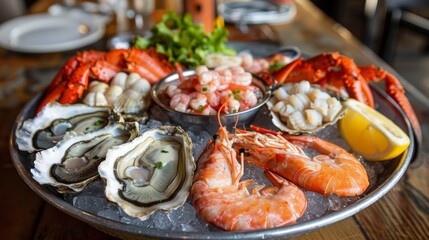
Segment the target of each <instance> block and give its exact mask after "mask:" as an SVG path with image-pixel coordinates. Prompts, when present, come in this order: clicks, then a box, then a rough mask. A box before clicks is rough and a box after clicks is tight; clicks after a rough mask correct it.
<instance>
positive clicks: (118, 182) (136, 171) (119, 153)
mask: <svg viewBox="0 0 429 240" xmlns="http://www.w3.org/2000/svg"><path fill="white" fill-rule="evenodd" d="M194 170H195V163H194V158H193V156H192V142H191V139H190V138H189V136H188V135H187V133H186V132H185V131H184V130H183V129H182V128H180V127H172V126H163V127H160V128H157V129H152V130H149V131H146V132H145V133H143V135H142V136H140V137H138V138H136V139H134V140H133V141H132V142H129V143H126V144H123V145H121V146H117V147H114V148H112V149H111V150H109V152H108V153H107V157H106V160H105V161H103V162H102V163H101V164H100V166H99V167H98V171H99V174H100V176H101V177H102V178H103V179H105V181H106V190H105V193H106V197H107V198H108V199H109V200H110V201H112V202H116V203H117V204H118V205H119V206H120V207H121V208H122V209H123V210H124V211H125V212H126V213H127V214H128V215H130V216H133V217H138V218H140V219H142V220H143V219H146V218H148V217H149V216H150V215H151V214H152V213H154V212H155V211H156V210H158V209H162V210H170V209H175V208H177V207H180V206H181V205H183V203H184V202H185V201H186V199H187V197H188V195H189V190H190V187H191V184H192V179H193V175H194Z"/></svg>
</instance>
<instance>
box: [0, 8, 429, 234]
mask: <svg viewBox="0 0 429 240" xmlns="http://www.w3.org/2000/svg"><path fill="white" fill-rule="evenodd" d="M295 2H296V6H297V16H296V17H295V19H294V20H293V22H291V23H289V24H283V25H275V26H270V27H268V28H266V30H267V29H268V31H269V35H270V36H269V37H270V38H275V39H277V40H279V41H280V43H281V44H282V45H285V46H286V45H293V46H297V47H299V48H301V50H302V51H303V52H305V53H307V54H308V55H316V54H318V53H320V52H324V51H340V52H341V53H342V54H345V55H348V56H350V57H353V58H354V59H355V60H356V62H357V63H358V64H369V63H373V64H376V65H380V66H383V67H385V68H387V69H388V70H390V71H393V70H392V69H391V68H390V67H389V66H387V65H386V64H385V63H384V62H382V61H381V60H380V59H379V58H378V57H377V56H376V55H375V54H374V53H373V52H371V51H370V50H369V49H368V48H366V47H364V46H363V45H362V44H361V43H359V42H358V41H357V40H356V39H355V38H354V37H353V36H352V35H351V34H350V32H348V31H347V30H346V29H344V28H343V27H341V26H340V25H339V24H337V23H335V22H333V21H331V20H330V19H328V18H327V17H326V16H325V15H323V14H322V12H321V11H319V10H318V9H317V8H315V6H314V5H312V4H311V3H310V2H309V1H306V0H296V1H295ZM258 28H259V27H258ZM262 33H266V31H262ZM234 34H236V32H232V33H231V37H233V38H234V39H255V38H259V37H260V36H238V35H234ZM273 34H274V35H273ZM262 35H263V34H262ZM103 47H104V41H100V42H98V43H96V44H93V45H91V46H89V47H88V48H96V49H102V48H103ZM72 54H73V52H65V53H54V54H19V53H13V52H9V51H6V50H3V49H0V56H1V58H0V89H1V93H0V116H1V117H0V126H1V131H0V155H1V156H2V157H1V160H0V180H1V181H0V189H1V191H2V194H1V196H2V197H1V198H0V205H1V206H2V211H3V216H2V217H1V218H0V236H1V238H2V239H30V238H34V239H113V237H111V236H109V235H106V234H105V233H102V232H100V231H98V230H96V229H94V228H92V227H90V226H88V225H86V224H85V223H83V222H81V221H79V220H76V219H74V218H72V217H70V216H68V215H67V214H65V213H63V212H61V211H60V210H58V209H56V208H54V207H53V206H51V205H49V204H47V203H45V202H44V201H43V200H42V199H41V198H40V197H38V196H37V195H36V194H35V193H33V191H32V190H31V189H30V188H29V187H28V186H27V185H26V184H25V183H24V182H23V181H22V180H21V179H20V177H19V176H18V174H17V173H16V171H15V169H14V166H13V165H12V162H11V158H10V155H9V134H10V129H11V127H12V125H13V124H14V121H15V118H16V116H17V114H18V113H19V111H20V109H21V108H22V107H23V105H24V104H25V102H27V101H28V100H29V99H31V98H32V97H33V96H34V95H35V94H36V93H38V92H40V91H42V89H43V88H44V87H45V86H46V85H47V84H48V83H49V81H50V80H51V79H52V77H53V75H54V74H55V73H56V71H57V70H58V69H59V68H60V66H61V65H62V64H63V63H64V62H65V60H66V58H67V57H68V56H70V55H72ZM401 81H402V83H403V85H404V86H405V87H406V89H407V96H408V97H409V99H410V100H411V102H412V104H413V106H414V107H415V110H416V112H417V114H418V117H419V119H420V121H421V124H422V129H423V137H424V140H423V142H424V143H425V142H426V141H427V136H428V135H429V118H428V113H429V103H428V100H427V99H426V98H425V97H424V96H423V95H422V94H421V93H419V92H418V91H417V90H416V89H415V88H414V87H413V86H411V85H410V84H408V83H407V82H406V81H405V80H403V79H402V78H401ZM427 153H428V148H427V144H426V146H425V144H423V145H422V147H421V150H420V154H419V158H418V159H417V160H416V161H415V162H414V163H413V164H411V166H410V167H409V169H408V170H407V172H406V174H405V176H404V177H403V178H402V179H401V181H400V182H399V183H398V184H397V185H396V186H395V187H394V188H393V189H392V190H391V191H390V192H389V193H388V194H386V195H385V196H384V197H383V198H382V199H380V200H379V201H378V202H376V203H375V204H373V205H371V206H370V207H368V208H367V209H365V210H363V211H362V212H360V213H358V214H356V215H354V216H352V217H349V218H347V219H345V220H342V221H340V222H337V223H335V224H332V225H330V226H328V227H325V228H322V229H319V230H317V231H314V232H312V233H309V234H308V235H305V236H302V237H300V238H298V239H429V201H428V197H429V186H428V183H429V181H428V176H429V175H428V173H429V158H428V155H427Z"/></svg>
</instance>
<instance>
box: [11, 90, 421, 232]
mask: <svg viewBox="0 0 429 240" xmlns="http://www.w3.org/2000/svg"><path fill="white" fill-rule="evenodd" d="M371 88H372V90H373V92H374V93H375V95H376V96H378V97H381V98H382V99H383V100H384V102H383V104H387V105H388V106H390V108H391V109H389V110H393V111H394V112H395V115H396V117H399V118H400V120H401V122H402V125H404V128H406V129H405V132H406V133H407V134H408V135H409V136H410V139H411V143H410V146H409V148H408V149H407V150H406V151H405V152H404V153H403V154H401V155H400V156H399V157H397V158H396V159H395V160H392V162H394V163H391V165H393V167H390V168H389V169H390V171H391V173H390V174H389V175H388V176H387V178H385V179H384V180H382V181H380V182H378V181H377V182H376V184H375V186H374V187H373V188H372V189H371V190H370V192H368V193H366V195H365V196H364V197H363V198H362V199H360V200H359V201H357V202H356V203H353V204H351V205H349V206H347V207H345V208H344V209H342V210H339V211H337V212H333V213H329V214H328V215H325V216H322V217H319V218H316V219H313V220H309V221H306V222H302V223H297V224H294V225H289V226H284V227H278V228H271V229H264V230H255V231H242V232H225V231H217V232H210V234H209V235H208V234H207V233H206V232H202V233H199V232H185V231H166V230H163V231H159V229H155V228H153V229H152V228H144V229H143V228H142V227H139V226H136V225H130V224H126V223H122V222H118V221H114V220H110V219H107V218H103V217H100V216H97V215H93V214H91V213H88V212H86V211H84V210H81V209H79V208H77V207H75V206H73V205H71V204H70V203H68V202H66V201H65V200H64V198H63V197H62V195H61V194H59V193H57V192H56V191H55V190H54V189H53V188H52V187H49V186H42V185H39V184H38V183H37V182H36V181H35V180H33V178H32V177H31V173H30V168H31V167H32V166H31V163H30V162H31V161H29V160H30V159H29V157H30V155H29V154H28V153H26V152H22V151H20V150H19V149H18V148H17V145H16V142H15V140H16V137H15V132H16V131H17V130H18V128H19V126H21V124H22V122H23V121H24V120H25V119H27V118H29V117H30V116H32V115H31V114H33V112H34V109H35V107H36V103H37V101H38V100H39V99H40V97H41V94H39V95H37V96H36V97H34V98H33V99H32V100H31V101H30V102H28V103H27V104H26V105H25V107H24V108H23V109H22V110H21V112H20V113H19V115H18V116H17V118H16V121H15V124H14V126H13V128H12V131H11V133H10V138H9V149H10V154H11V157H12V162H13V164H14V166H15V168H16V169H17V172H18V174H19V175H20V177H21V178H22V179H23V180H24V182H25V183H26V184H27V185H28V186H29V187H30V188H31V189H32V190H33V191H34V192H36V193H37V194H38V195H39V196H40V197H41V198H43V199H44V200H45V201H47V202H48V203H50V204H51V205H53V206H55V207H56V208H58V209H59V210H61V211H63V212H65V213H67V214H69V215H71V216H73V217H75V218H77V219H79V220H81V221H84V222H86V223H87V224H89V225H91V226H93V227H95V228H97V229H99V230H102V231H104V232H106V233H109V234H111V235H113V236H117V237H124V238H125V237H126V238H130V237H131V238H147V237H151V238H167V239H172V238H174V239H184V238H186V239H210V238H216V239H237V238H239V239H260V238H262V237H264V238H276V237H296V236H299V235H301V234H303V233H306V232H310V231H314V230H316V229H319V228H321V227H325V226H327V225H330V224H332V223H335V222H338V221H340V220H343V219H345V218H347V217H350V216H352V215H354V214H356V213H358V212H359V211H361V210H363V209H365V208H367V207H368V206H370V205H371V204H373V203H375V202H376V201H377V200H378V199H380V198H381V197H382V196H384V195H385V194H386V193H387V192H388V191H389V190H390V189H391V188H393V186H394V185H395V184H396V183H397V182H398V181H399V180H400V178H401V177H402V175H403V174H404V173H405V171H406V169H407V167H408V165H409V163H410V161H411V159H412V157H413V154H414V151H415V148H416V145H415V142H414V137H413V132H412V129H411V125H410V123H409V120H408V118H406V117H405V115H404V113H403V112H402V110H401V109H400V108H399V107H398V106H397V104H396V103H395V102H393V100H392V99H391V98H390V97H389V96H387V94H386V93H385V92H384V91H382V90H380V89H379V88H378V87H377V86H374V85H371ZM382 113H383V111H382Z"/></svg>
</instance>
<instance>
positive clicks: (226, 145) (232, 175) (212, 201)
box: [191, 127, 307, 230]
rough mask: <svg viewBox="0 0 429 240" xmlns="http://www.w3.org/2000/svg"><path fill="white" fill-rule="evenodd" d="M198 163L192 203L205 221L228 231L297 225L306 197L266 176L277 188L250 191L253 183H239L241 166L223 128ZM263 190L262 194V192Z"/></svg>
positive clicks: (292, 186) (275, 177) (289, 185)
mask: <svg viewBox="0 0 429 240" xmlns="http://www.w3.org/2000/svg"><path fill="white" fill-rule="evenodd" d="M217 136H218V137H217V138H215V139H214V140H213V141H211V142H210V143H209V144H208V145H207V147H206V149H205V151H204V153H203V154H202V156H201V157H200V158H199V160H198V167H197V171H196V174H195V177H194V183H193V185H192V189H191V198H192V203H193V205H194V207H195V209H196V211H197V213H198V214H199V215H200V216H201V217H202V219H203V220H204V221H206V222H208V223H210V224H213V225H215V226H217V227H219V228H222V229H225V230H252V229H264V228H272V227H278V226H284V225H287V224H292V223H295V222H296V220H297V219H298V218H299V217H300V216H302V214H303V213H304V211H305V209H306V206H307V200H306V198H305V195H304V193H303V192H302V191H301V190H300V189H298V187H296V186H295V185H294V184H292V183H289V182H288V181H287V180H285V179H283V178H281V177H279V176H277V175H275V174H273V173H271V172H267V173H266V175H267V177H268V178H269V179H270V181H271V182H273V184H274V185H275V186H276V187H269V188H265V189H262V188H263V186H256V187H254V188H253V189H252V190H251V192H250V193H249V191H248V190H247V187H248V186H249V185H250V184H252V183H253V181H252V180H245V181H242V182H240V179H241V177H242V176H243V161H244V160H243V154H241V156H242V157H241V164H240V163H239V162H238V161H237V159H236V152H235V151H234V150H233V149H232V148H231V144H232V143H231V142H230V141H229V139H228V132H227V131H226V129H225V128H224V127H221V128H220V129H219V131H218V133H217ZM261 189H262V190H261Z"/></svg>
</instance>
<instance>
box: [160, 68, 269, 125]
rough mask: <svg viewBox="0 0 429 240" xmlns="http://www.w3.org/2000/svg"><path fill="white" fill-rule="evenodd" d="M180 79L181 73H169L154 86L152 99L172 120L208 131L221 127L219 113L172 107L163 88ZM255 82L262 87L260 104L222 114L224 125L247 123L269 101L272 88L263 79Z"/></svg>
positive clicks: (188, 73)
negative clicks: (210, 113) (176, 109)
mask: <svg viewBox="0 0 429 240" xmlns="http://www.w3.org/2000/svg"><path fill="white" fill-rule="evenodd" d="M194 74H195V71H194V70H186V71H184V72H183V75H184V77H189V76H192V75H194ZM177 81H179V75H178V74H177V73H174V74H172V75H169V76H167V77H165V78H164V79H162V80H161V81H159V82H158V83H157V84H156V85H155V86H154V87H153V88H152V99H153V100H154V101H155V103H156V104H158V106H160V107H161V109H162V110H163V111H164V113H165V114H166V115H167V116H168V117H169V119H170V121H172V122H175V123H177V124H179V125H181V126H183V127H187V126H189V125H195V124H196V125H201V126H202V127H204V128H205V129H206V130H208V131H213V130H216V129H218V128H219V123H218V116H217V115H199V114H192V113H184V112H179V111H175V110H173V109H171V108H170V106H169V104H168V99H166V98H165V97H164V96H163V90H164V89H165V88H166V86H167V85H168V84H173V83H175V82H177ZM253 84H255V85H256V86H257V87H259V88H260V89H261V92H262V98H261V99H259V102H258V104H257V105H256V106H255V107H253V108H251V109H248V110H245V111H240V112H237V113H230V114H222V115H221V117H220V118H221V122H222V125H224V126H231V125H234V124H236V123H238V124H245V123H248V122H250V121H251V120H253V119H254V117H255V116H256V114H257V113H258V111H259V110H260V109H261V107H262V106H263V105H264V104H265V103H266V102H267V101H268V99H269V98H270V95H271V90H270V88H269V86H268V85H267V84H265V83H264V82H263V81H262V80H259V79H257V78H256V77H253Z"/></svg>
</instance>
